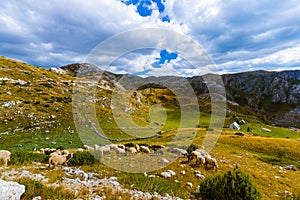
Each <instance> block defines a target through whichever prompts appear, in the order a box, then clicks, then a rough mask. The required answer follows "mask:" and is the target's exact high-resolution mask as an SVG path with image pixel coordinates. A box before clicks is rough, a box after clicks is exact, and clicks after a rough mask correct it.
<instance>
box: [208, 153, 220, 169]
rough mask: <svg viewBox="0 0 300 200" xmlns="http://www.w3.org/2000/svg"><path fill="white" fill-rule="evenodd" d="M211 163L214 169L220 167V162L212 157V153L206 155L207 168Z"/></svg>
mask: <svg viewBox="0 0 300 200" xmlns="http://www.w3.org/2000/svg"><path fill="white" fill-rule="evenodd" d="M208 165H210V166H211V167H212V168H213V169H214V168H218V167H219V165H218V162H217V160H216V159H215V158H212V157H211V156H210V155H206V156H205V167H206V168H207V167H208Z"/></svg>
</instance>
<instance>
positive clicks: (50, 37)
mask: <svg viewBox="0 0 300 200" xmlns="http://www.w3.org/2000/svg"><path fill="white" fill-rule="evenodd" d="M143 9H144V10H143ZM143 12H144V13H143ZM299 12H300V4H299V3H298V1H297V0H291V1H288V2H284V1H282V2H281V1H279V2H276V3H274V1H271V0H264V1H252V2H249V1H245V0H242V1H221V0H202V1H195V0H184V1H180V0H111V1H106V0H99V1H80V0H60V1H59V0H53V1H41V2H38V3H36V2H35V1H32V0H11V1H1V2H0V26H1V29H0V37H1V41H0V45H1V49H0V54H2V55H4V56H7V57H11V58H15V59H18V60H22V61H24V62H29V63H31V64H34V65H38V66H43V67H49V66H61V65H65V64H69V63H72V62H81V61H84V60H85V58H86V57H87V56H88V55H89V53H90V52H91V51H92V50H93V49H94V48H95V47H96V46H97V45H98V44H100V43H101V42H104V41H106V40H107V39H109V38H110V37H111V36H114V35H115V34H120V33H123V32H124V31H130V30H135V29H139V28H162V29H164V30H165V29H167V30H173V31H176V32H178V33H181V34H185V35H186V36H188V37H190V38H191V39H192V40H193V41H194V42H195V43H197V44H199V45H201V46H202V50H201V51H200V50H199V49H197V48H196V49H195V48H194V46H193V45H192V46H191V45H190V43H183V44H182V43H180V41H176V38H172V39H173V40H174V41H175V42H174V45H173V46H172V47H171V48H168V47H166V46H165V47H163V45H161V44H164V43H165V42H166V41H163V40H162V39H160V38H159V37H156V36H151V35H150V36H149V38H150V41H135V42H136V43H137V44H140V43H141V42H144V43H145V44H147V43H151V42H152V41H154V40H157V41H158V43H161V44H158V45H157V46H158V47H159V49H158V51H160V50H162V49H170V50H171V51H172V52H179V51H178V49H179V50H181V51H184V52H185V53H184V56H186V58H182V59H186V60H188V61H190V60H192V61H193V65H195V66H196V67H195V68H196V69H198V66H200V68H201V70H200V71H201V73H202V72H204V71H205V70H210V72H218V71H219V72H223V71H224V72H237V71H247V70H248V69H251V70H258V69H269V70H272V69H279V68H281V69H282V68H283V69H284V68H286V69H290V68H293V69H294V68H295V66H299V65H300V63H299V59H297V58H296V57H295V55H296V53H297V52H298V50H299V44H300V25H299V21H300V15H299ZM151 38H152V39H151ZM136 40H139V38H137V39H136ZM129 41H130V42H132V41H131V40H129ZM129 41H126V40H125V41H122V42H123V44H122V45H127V42H129ZM168 44H169V43H168ZM175 44H176V45H178V46H179V47H176V45H175ZM158 51H153V52H152V53H153V55H149V54H148V53H149V52H145V54H144V55H143V54H142V53H139V54H132V55H135V56H137V57H135V58H134V57H131V59H125V58H124V60H122V62H123V66H126V67H127V68H125V67H120V66H121V65H119V67H117V65H116V66H114V69H113V67H112V69H113V71H114V72H125V71H126V70H127V69H131V70H129V71H128V70H127V72H133V71H139V70H140V68H141V67H138V66H143V67H142V68H147V67H145V66H148V65H149V63H148V62H149V60H147V59H150V58H151V59H152V58H159V57H157V52H158ZM187 52H188V54H187ZM205 52H207V53H208V56H206V59H205V61H204V62H202V63H201V60H200V59H199V54H200V55H203V54H204V53H205ZM135 53H136V52H135ZM209 56H210V57H211V58H212V60H213V61H214V62H215V63H216V64H217V65H218V67H219V68H220V70H218V69H216V67H212V66H213V65H212V64H211V63H212V61H210V62H209ZM200 57H201V56H200ZM111 58H113V55H110V54H109V52H107V53H106V54H104V55H103V56H102V59H103V60H106V61H109V60H111ZM197 59H198V61H196V60H197ZM119 62H121V60H119ZM135 62H136V63H137V64H136V65H135V67H130V66H133V65H134V64H135ZM143 62H144V63H143ZM179 63H180V62H179ZM169 64H173V65H174V66H173V67H172V66H166V68H165V69H167V68H168V69H171V68H173V69H176V70H177V71H179V72H180V73H183V74H182V75H184V76H186V75H187V74H196V75H197V73H196V72H197V71H193V70H194V69H193V67H187V66H188V65H184V64H182V63H181V64H182V65H183V66H181V68H182V69H183V70H179V69H180V66H179V65H177V64H178V62H170V63H169ZM249 66H251V67H250V68H249ZM132 68H136V69H135V70H132ZM147 69H148V68H147ZM157 70H163V69H157ZM166 71H167V70H166ZM198 71H199V70H198ZM147 73H151V72H150V71H147Z"/></svg>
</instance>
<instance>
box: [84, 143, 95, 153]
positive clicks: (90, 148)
mask: <svg viewBox="0 0 300 200" xmlns="http://www.w3.org/2000/svg"><path fill="white" fill-rule="evenodd" d="M83 148H84V149H86V150H88V151H90V150H92V149H93V147H90V146H89V145H86V144H85V145H83Z"/></svg>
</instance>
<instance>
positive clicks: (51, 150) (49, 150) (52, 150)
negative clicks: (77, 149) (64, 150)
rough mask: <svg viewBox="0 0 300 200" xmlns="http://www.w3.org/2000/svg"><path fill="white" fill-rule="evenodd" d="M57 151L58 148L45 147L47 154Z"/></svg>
mask: <svg viewBox="0 0 300 200" xmlns="http://www.w3.org/2000/svg"><path fill="white" fill-rule="evenodd" d="M55 151H57V149H55V148H51V149H50V148H45V149H44V152H45V154H46V155H50V154H51V153H53V152H55Z"/></svg>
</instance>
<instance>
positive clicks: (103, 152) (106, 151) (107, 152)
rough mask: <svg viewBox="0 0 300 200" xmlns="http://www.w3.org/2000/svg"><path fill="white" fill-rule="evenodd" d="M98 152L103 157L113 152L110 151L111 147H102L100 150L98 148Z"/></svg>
mask: <svg viewBox="0 0 300 200" xmlns="http://www.w3.org/2000/svg"><path fill="white" fill-rule="evenodd" d="M98 151H100V152H101V155H102V156H103V155H104V154H110V153H111V151H110V147H109V146H107V145H106V146H102V147H100V148H98Z"/></svg>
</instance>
